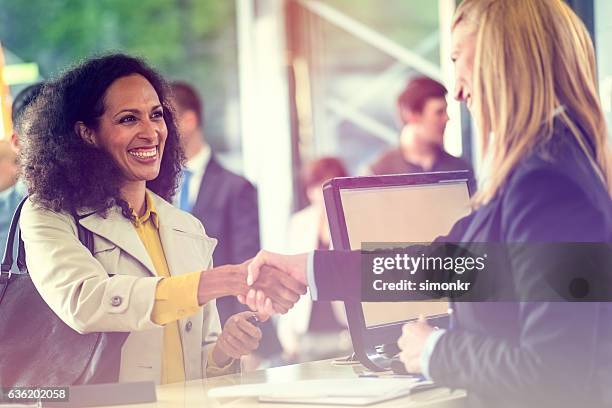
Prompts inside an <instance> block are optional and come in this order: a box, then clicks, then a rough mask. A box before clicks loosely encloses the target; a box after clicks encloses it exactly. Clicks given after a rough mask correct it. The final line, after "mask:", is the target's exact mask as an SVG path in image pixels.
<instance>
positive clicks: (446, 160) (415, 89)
mask: <svg viewBox="0 0 612 408" xmlns="http://www.w3.org/2000/svg"><path fill="white" fill-rule="evenodd" d="M446 94H447V90H446V88H445V87H444V85H442V84H441V83H439V82H437V81H434V80H433V79H430V78H427V77H424V76H421V77H417V78H414V79H412V80H410V81H409V82H408V85H406V88H405V89H404V90H403V91H402V93H401V94H400V96H399V97H398V98H397V107H398V110H399V117H400V119H401V121H402V131H401V134H400V144H399V146H398V147H395V148H393V149H390V150H388V151H386V152H384V153H383V154H382V155H381V156H380V157H379V158H378V159H377V160H375V161H374V163H372V164H371V165H370V168H369V173H370V174H376V175H380V174H400V173H422V172H428V171H449V170H470V171H471V170H472V167H471V166H470V165H469V163H467V162H466V161H464V160H462V159H460V158H458V157H455V156H452V155H450V154H448V153H447V152H446V151H445V150H444V130H445V129H446V123H447V122H448V114H447V113H446V106H447V104H446Z"/></svg>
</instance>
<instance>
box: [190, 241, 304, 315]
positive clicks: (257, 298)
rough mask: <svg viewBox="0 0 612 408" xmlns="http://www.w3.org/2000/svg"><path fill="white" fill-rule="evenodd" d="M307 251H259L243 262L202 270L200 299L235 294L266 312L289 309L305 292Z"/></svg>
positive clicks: (254, 308)
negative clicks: (282, 252) (295, 252)
mask: <svg viewBox="0 0 612 408" xmlns="http://www.w3.org/2000/svg"><path fill="white" fill-rule="evenodd" d="M307 258H308V254H299V255H279V254H275V253H272V252H267V251H260V252H259V253H258V254H257V255H256V256H255V257H254V258H253V259H250V260H248V261H246V262H244V263H242V264H240V265H224V266H219V267H215V268H213V269H209V270H205V271H202V272H201V274H200V282H199V286H198V303H199V304H200V305H203V304H205V303H207V302H209V301H211V300H213V299H216V298H219V297H223V296H236V297H238V300H239V301H240V302H241V303H242V304H246V305H247V306H249V308H251V310H253V311H257V312H261V313H262V314H264V315H268V316H270V315H272V314H277V313H281V314H284V313H287V312H288V311H289V309H291V308H292V307H293V305H294V304H295V303H296V302H297V301H298V300H299V298H300V296H301V295H303V294H305V293H306V286H307V283H306V262H307Z"/></svg>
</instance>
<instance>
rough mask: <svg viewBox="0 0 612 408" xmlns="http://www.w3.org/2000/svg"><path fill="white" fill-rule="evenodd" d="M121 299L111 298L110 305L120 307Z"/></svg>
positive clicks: (119, 297) (118, 297)
mask: <svg viewBox="0 0 612 408" xmlns="http://www.w3.org/2000/svg"><path fill="white" fill-rule="evenodd" d="M122 300H123V299H121V296H113V297H112V298H111V305H112V306H114V307H117V306H120V305H121V302H122Z"/></svg>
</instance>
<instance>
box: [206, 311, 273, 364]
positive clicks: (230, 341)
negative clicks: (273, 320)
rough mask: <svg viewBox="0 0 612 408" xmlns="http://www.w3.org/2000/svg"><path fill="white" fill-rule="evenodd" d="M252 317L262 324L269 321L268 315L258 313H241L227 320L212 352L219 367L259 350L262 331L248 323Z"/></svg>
mask: <svg viewBox="0 0 612 408" xmlns="http://www.w3.org/2000/svg"><path fill="white" fill-rule="evenodd" d="M252 316H255V317H257V319H259V321H262V322H263V321H265V320H268V315H265V314H263V313H256V312H241V313H237V314H235V315H233V316H232V317H230V318H229V319H227V321H226V322H225V326H224V327H223V331H222V332H221V335H220V336H219V338H218V339H217V343H216V344H215V347H214V348H213V351H212V357H213V359H214V360H215V364H216V365H217V366H219V367H223V366H225V365H227V364H228V363H229V362H230V360H231V359H239V358H240V357H241V356H244V355H247V354H249V353H251V352H252V351H254V350H257V348H258V347H259V341H260V340H261V330H260V329H259V328H258V327H257V326H255V325H254V324H252V323H250V322H248V321H247V319H248V318H249V317H252Z"/></svg>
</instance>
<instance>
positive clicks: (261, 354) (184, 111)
mask: <svg viewBox="0 0 612 408" xmlns="http://www.w3.org/2000/svg"><path fill="white" fill-rule="evenodd" d="M171 86H172V91H173V93H174V103H175V108H176V111H177V123H178V127H179V133H180V136H181V143H182V146H183V149H184V150H185V157H186V159H187V161H186V163H185V168H184V169H183V177H182V181H181V185H180V188H179V191H178V194H177V195H176V198H175V200H177V202H176V203H175V204H176V205H177V206H178V207H180V208H181V209H182V210H185V211H188V212H190V213H192V214H193V215H194V216H195V217H197V218H198V219H199V220H200V221H201V222H202V224H204V228H205V229H206V233H207V234H208V235H209V236H211V237H213V238H216V239H217V247H216V248H215V251H214V253H213V263H214V265H215V266H221V265H227V264H240V263H242V262H244V261H246V260H247V259H249V258H252V257H253V256H255V254H257V251H259V248H260V245H259V215H258V206H257V191H256V189H255V187H253V185H252V184H251V183H250V182H249V181H248V180H247V179H245V178H244V177H241V176H239V175H237V174H235V173H232V172H231V171H229V170H227V169H225V168H224V167H223V166H222V165H221V164H220V163H219V161H218V160H217V159H216V157H215V155H214V153H213V152H212V150H211V148H210V145H209V144H208V143H207V142H206V138H205V136H204V124H205V121H204V106H203V102H202V100H201V98H200V96H199V95H198V93H197V91H196V90H195V88H194V87H192V86H191V85H189V84H188V83H186V82H179V81H177V82H173V83H172V84H171ZM217 309H218V311H219V319H220V321H221V325H222V326H223V325H224V324H225V322H226V321H227V319H228V318H229V317H230V316H232V315H234V314H236V313H239V312H242V311H245V310H248V309H247V308H246V307H245V306H243V305H241V304H240V303H238V301H237V300H236V298H235V297H233V296H227V297H222V298H219V299H217ZM260 328H261V330H262V332H263V338H262V342H261V343H260V347H259V349H258V350H257V353H256V356H251V358H250V359H247V360H249V361H248V362H247V363H246V366H245V368H247V369H248V368H251V369H254V368H257V366H259V364H260V362H261V360H262V359H273V358H274V357H275V356H277V355H280V352H281V347H280V343H279V342H278V338H277V337H276V329H275V327H274V323H273V322H272V321H271V320H268V321H266V322H264V323H261V326H260Z"/></svg>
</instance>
